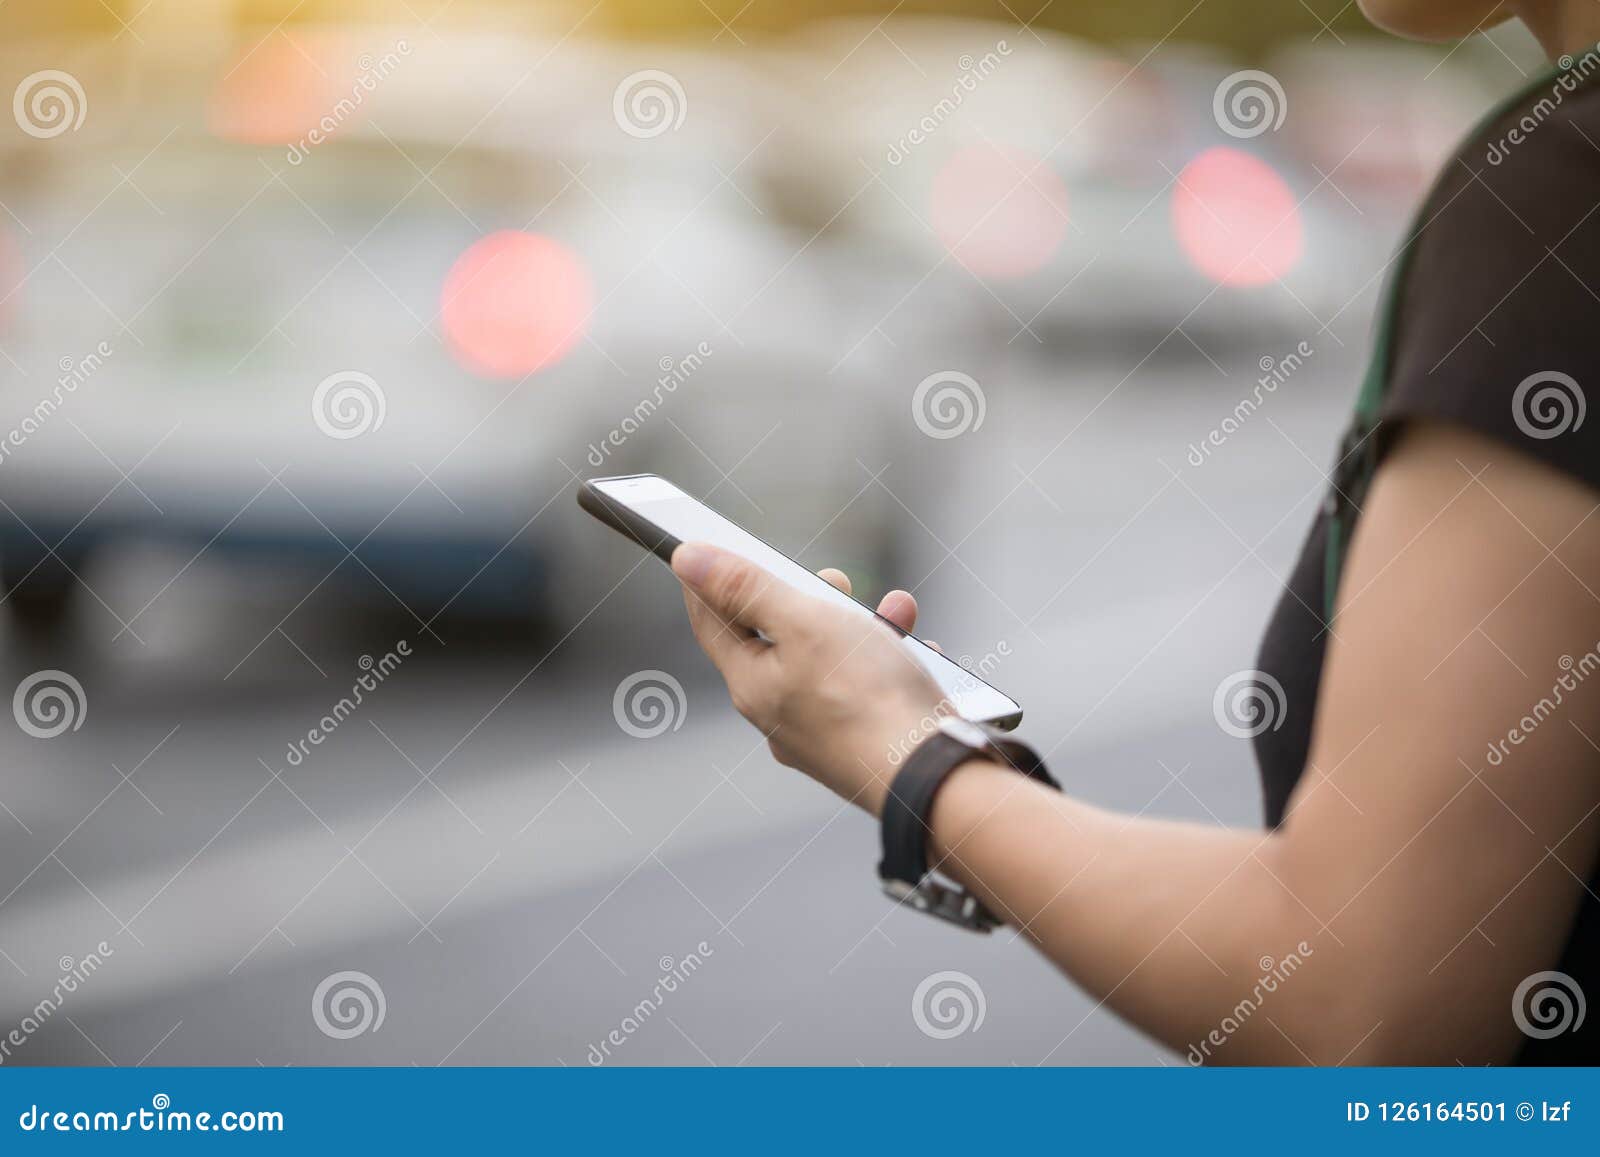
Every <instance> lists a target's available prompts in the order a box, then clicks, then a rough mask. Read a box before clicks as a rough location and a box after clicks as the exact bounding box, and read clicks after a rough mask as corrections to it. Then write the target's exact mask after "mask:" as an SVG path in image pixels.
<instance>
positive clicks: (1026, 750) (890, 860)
mask: <svg viewBox="0 0 1600 1157" xmlns="http://www.w3.org/2000/svg"><path fill="white" fill-rule="evenodd" d="M973 759H986V760H989V761H990V762H993V763H997V764H1000V765H1001V766H1006V767H1011V768H1012V769H1014V770H1016V771H1018V772H1020V773H1021V774H1023V775H1025V776H1027V777H1028V778H1029V779H1034V780H1037V781H1038V782H1040V783H1043V784H1045V785H1046V786H1048V787H1058V786H1059V785H1057V783H1056V781H1055V780H1054V779H1053V778H1052V777H1051V775H1050V773H1049V771H1047V770H1046V769H1045V766H1044V763H1043V761H1042V760H1041V759H1040V758H1039V755H1038V753H1037V752H1035V751H1034V750H1033V748H1031V747H1029V746H1028V745H1027V744H1025V743H1021V742H1019V741H1017V740H1014V739H1001V740H996V739H992V738H991V739H989V741H988V742H987V743H986V744H985V745H984V746H982V747H978V746H974V745H973V744H971V743H967V742H964V741H962V740H961V739H958V738H957V737H955V736H953V735H951V734H949V733H948V732H946V731H944V730H939V731H936V732H934V733H933V734H932V735H930V736H929V737H928V738H927V739H925V740H923V741H922V742H921V743H920V744H918V745H917V747H916V749H915V750H913V751H912V752H911V754H910V755H909V756H908V757H907V758H906V761H905V763H904V764H903V765H902V766H901V768H900V770H899V772H898V773H896V775H895V777H894V779H893V780H892V781H891V782H890V784H889V791H888V794H887V795H886V796H885V797H884V801H883V816H882V823H881V827H882V833H883V859H882V860H881V861H879V864H878V875H879V877H880V878H881V879H882V881H883V885H884V890H885V891H886V892H887V893H888V894H889V895H890V896H891V897H893V898H894V899H896V900H897V901H900V902H902V903H906V904H909V905H911V906H912V907H915V908H918V909H920V910H922V911H926V912H928V913H929V914H931V915H935V916H940V917H943V918H944V919H947V920H951V921H952V922H954V923H957V924H961V925H962V926H964V927H968V928H973V929H977V930H980V931H987V930H988V929H989V928H991V927H994V926H995V925H996V924H998V923H999V921H998V920H996V919H995V918H994V916H993V915H992V914H990V913H989V912H988V911H987V910H986V909H985V908H984V907H983V905H982V904H981V903H980V902H979V901H978V899H977V897H975V896H973V895H971V894H970V893H968V892H967V891H966V890H965V889H962V888H958V887H954V886H951V885H947V884H941V883H939V882H938V881H936V880H933V879H932V878H931V877H930V871H929V864H928V834H929V831H928V828H929V819H930V816H931V814H932V812H933V801H934V797H935V796H936V795H937V794H938V792H939V789H940V788H941V787H943V786H944V783H945V781H946V780H947V779H949V778H950V775H951V773H953V772H954V771H955V770H956V768H958V767H961V766H962V765H963V764H965V763H968V762H970V761H971V760H973Z"/></svg>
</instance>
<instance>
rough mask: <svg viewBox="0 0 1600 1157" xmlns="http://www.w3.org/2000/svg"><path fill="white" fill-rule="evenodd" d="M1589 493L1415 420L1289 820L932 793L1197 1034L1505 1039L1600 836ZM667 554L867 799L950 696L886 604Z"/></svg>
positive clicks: (1360, 575)
mask: <svg viewBox="0 0 1600 1157" xmlns="http://www.w3.org/2000/svg"><path fill="white" fill-rule="evenodd" d="M1596 510H1597V505H1596V502H1595V496H1594V494H1593V493H1592V492H1591V491H1590V490H1589V489H1587V488H1586V487H1584V486H1583V485H1581V484H1580V483H1578V482H1576V481H1574V480H1572V479H1569V478H1567V477H1566V476H1564V475H1562V474H1559V473H1557V472H1556V471H1554V470H1552V469H1550V468H1547V467H1545V466H1542V465H1540V464H1539V463H1537V462H1535V461H1533V460H1532V459H1530V458H1526V457H1524V456H1522V455H1520V454H1518V453H1516V452H1515V451H1514V450H1512V449H1510V448H1508V447H1505V446H1502V445H1500V444H1498V443H1493V442H1489V441H1487V440H1485V439H1482V438H1480V437H1479V436H1477V435H1473V434H1470V433H1467V432H1464V431H1457V430H1451V429H1445V428H1433V427H1429V428H1423V429H1418V430H1416V431H1413V432H1411V433H1410V434H1409V435H1408V436H1407V437H1406V438H1405V439H1404V440H1403V442H1402V444H1401V445H1399V446H1397V447H1396V448H1395V450H1394V451H1393V453H1392V454H1391V455H1390V456H1389V458H1388V460H1387V461H1386V463H1385V465H1384V467H1383V469H1382V470H1381V471H1380V473H1379V476H1378V478H1377V479H1376V481H1375V483H1374V485H1373V488H1372V490H1371V493H1370V494H1369V495H1368V500H1367V502H1366V504H1365V509H1364V513H1363V515H1362V518H1361V520H1360V522H1359V524H1358V529H1357V533H1356V535H1355V540H1354V542H1353V544H1352V548H1351V552H1350V556H1349V559H1348V561H1347V564H1346V567H1345V573H1344V576H1343V579H1342V582H1341V587H1340V605H1339V613H1338V616H1337V618H1336V621H1335V623H1334V624H1333V634H1332V636H1331V637H1330V639H1329V645H1328V653H1327V658H1326V662H1325V666H1324V670H1323V678H1322V685H1321V689H1320V693H1319V700H1318V703H1317V706H1316V715H1315V718H1316V729H1315V734H1314V736H1313V739H1312V748H1311V758H1310V761H1309V764H1310V765H1309V766H1308V767H1307V768H1306V771H1305V775H1304V777H1303V778H1302V780H1301V782H1300V786H1299V788H1298V790H1297V792H1296V794H1295V796H1294V797H1293V799H1292V800H1291V804H1290V813H1289V816H1288V819H1287V820H1286V822H1285V823H1284V825H1283V826H1282V827H1281V828H1280V829H1279V830H1278V831H1277V832H1275V833H1266V832H1262V831H1258V830H1241V829H1228V828H1224V827H1220V826H1207V825H1198V824H1186V823H1172V822H1164V821H1159V820H1151V819H1141V818H1129V817H1125V816H1119V815H1114V814H1111V813H1108V812H1105V811H1102V810H1100V809H1097V808H1094V807H1090V806H1087V805H1085V804H1083V803H1081V802H1079V801H1076V800H1073V799H1072V798H1071V797H1069V796H1063V795H1059V794H1057V793H1055V792H1051V791H1049V790H1047V789H1044V788H1041V787H1039V786H1037V785H1035V784H1033V783H1031V782H1029V781H1026V780H1024V779H1022V778H1021V777H1019V776H1017V775H1015V774H1013V773H1011V772H1009V771H1005V770H1002V769H999V768H996V767H994V766H992V765H988V764H984V763H973V764H970V765H968V766H966V767H964V768H963V769H961V770H959V771H958V772H957V773H956V774H955V775H954V776H952V777H951V779H950V781H949V782H948V783H947V785H946V786H945V787H944V789H943V790H942V791H941V792H940V794H939V796H938V798H937V800H936V804H935V807H934V810H933V815H932V826H933V831H932V837H931V839H932V844H933V846H934V850H935V851H936V853H938V854H939V855H941V856H942V857H943V858H944V861H945V869H946V870H947V871H949V872H950V873H951V874H953V875H955V876H957V877H958V878H960V879H962V880H963V881H964V882H966V883H967V884H968V885H969V886H970V887H972V888H974V889H975V890H977V891H978V892H979V893H980V894H981V895H982V896H983V897H984V898H985V899H986V900H987V902H988V903H989V906H990V907H991V908H992V909H993V910H994V911H996V912H999V913H1002V914H1004V915H1006V916H1007V917H1008V918H1009V919H1010V920H1011V921H1012V922H1013V923H1014V924H1015V925H1017V926H1018V927H1020V928H1021V929H1023V931H1024V932H1025V934H1026V935H1028V936H1029V937H1031V938H1032V939H1033V940H1034V941H1036V942H1037V943H1038V945H1039V946H1040V948H1041V949H1042V950H1043V951H1044V952H1045V954H1046V955H1048V956H1049V957H1050V959H1051V960H1053V961H1054V962H1055V963H1056V964H1057V965H1059V966H1060V967H1061V968H1062V969H1063V970H1064V971H1066V972H1067V973H1069V974H1070V975H1071V976H1072V977H1073V978H1075V979H1076V980H1077V981H1078V982H1079V983H1081V984H1082V985H1083V986H1084V987H1085V988H1087V989H1088V990H1089V991H1090V992H1091V993H1092V994H1094V995H1095V996H1097V997H1100V998H1102V999H1104V1000H1105V1001H1106V1002H1107V1003H1108V1004H1110V1005H1111V1007H1113V1008H1114V1009H1116V1010H1117V1011H1118V1012H1119V1013H1121V1014H1122V1015H1124V1016H1125V1017H1127V1018H1128V1019H1130V1020H1131V1021H1133V1022H1134V1023H1135V1024H1137V1025H1139V1026H1140V1027H1142V1028H1143V1029H1144V1030H1145V1031H1147V1032H1149V1033H1150V1034H1151V1035H1153V1036H1155V1037H1156V1038H1158V1039H1160V1040H1162V1041H1164V1042H1166V1043H1168V1044H1169V1045H1171V1046H1173V1047H1174V1048H1176V1049H1178V1050H1179V1051H1180V1052H1187V1051H1188V1050H1189V1049H1190V1048H1191V1046H1197V1047H1198V1051H1199V1052H1200V1055H1201V1057H1202V1058H1204V1059H1220V1060H1224V1061H1237V1062H1301V1061H1312V1062H1317V1063H1336V1062H1340V1061H1352V1062H1367V1063H1374V1062H1388V1063H1425V1062H1427V1063H1449V1062H1451V1061H1457V1060H1459V1061H1462V1062H1464V1063H1473V1062H1475V1061H1477V1062H1481V1061H1491V1060H1503V1059H1506V1058H1508V1057H1509V1056H1510V1055H1511V1054H1512V1053H1513V1052H1514V1051H1515V1049H1516V1047H1517V1043H1518V1039H1519V1038H1518V1035H1517V1028H1516V1025H1515V1023H1514V1021H1513V1020H1512V1017H1511V1007H1510V1001H1511V994H1512V992H1513V990H1514V989H1515V987H1516V985H1517V984H1518V982H1520V981H1521V980H1522V979H1523V978H1524V977H1526V976H1527V975H1529V974H1530V973H1532V972H1535V971H1538V970H1541V969H1545V968H1550V967H1552V966H1553V965H1554V963H1555V961H1556V959H1557V957H1558V956H1559V953H1560V948H1561V945H1562V944H1563V942H1564V941H1565V939H1566V936H1567V935H1568V933H1569V930H1570V925H1571V921H1572V917H1573V914H1574V911H1575V907H1576V904H1577V902H1578V900H1579V898H1580V897H1581V895H1582V892H1583V889H1584V888H1585V887H1586V886H1587V885H1586V883H1585V881H1586V880H1587V879H1588V878H1589V876H1590V874H1591V872H1592V870H1593V867H1594V864H1595V859H1596V843H1597V839H1600V820H1597V809H1600V747H1597V746H1596V743H1600V656H1597V655H1596V654H1595V653H1594V652H1595V648H1596V647H1597V645H1600V644H1597V640H1600V595H1597V594H1596V592H1595V591H1594V590H1592V589H1590V588H1591V587H1592V586H1595V585H1597V582H1600V580H1597V582H1591V581H1590V580H1591V578H1592V577H1593V576H1600V517H1595V516H1594V515H1595V513H1596ZM673 566H674V569H675V570H676V571H677V572H678V574H679V576H680V578H682V579H683V580H684V583H685V587H686V596H687V602H688V606H689V611H690V617H691V620H692V621H693V624H694V627H695V631H696V634H697V636H698V637H699V639H700V641H701V643H702V645H703V646H705V648H706V650H707V652H708V653H709V654H710V655H711V657H712V659H713V660H714V661H715V662H716V663H717V665H718V667H719V668H720V669H721V670H722V673H723V675H724V677H725V678H726V679H727V680H728V684H729V688H730V690H731V691H732V693H733V697H734V702H735V705H736V706H737V707H738V708H739V710H740V711H741V712H742V713H743V714H744V715H745V716H746V717H747V718H749V719H750V720H751V721H752V722H753V723H755V724H756V725H757V726H758V727H760V728H761V729H762V730H763V731H764V732H765V733H767V734H768V735H769V737H770V738H771V741H772V745H773V749H774V752H775V753H776V754H777V755H778V757H779V758H780V759H781V760H783V761H784V762H786V763H789V764H791V765H793V766H797V767H800V768H802V769H804V770H806V771H807V772H808V773H809V774H811V775H813V776H815V777H816V778H818V779H819V780H821V781H822V782H824V783H825V784H827V785H828V786H829V787H831V788H833V789H834V790H835V791H837V792H839V793H840V794H841V795H843V796H845V797H846V798H848V799H854V800H856V801H858V802H859V803H861V804H862V805H863V806H864V807H865V808H866V809H867V810H868V811H870V812H873V813H874V814H876V813H877V812H878V810H879V806H880V801H881V799H882V797H883V792H884V788H885V785H886V783H887V782H888V780H889V778H890V776H891V774H892V770H893V767H892V763H891V762H890V761H888V760H887V758H886V753H887V750H888V747H889V745H890V743H891V741H892V740H895V739H898V738H899V737H902V736H904V735H905V734H907V731H908V727H914V726H915V721H917V720H919V719H921V718H925V717H926V715H927V712H928V711H929V710H930V709H931V707H932V703H933V697H934V696H935V695H936V693H935V692H934V691H932V690H930V685H928V684H927V683H926V680H925V678H924V677H922V676H920V673H918V672H913V671H911V670H910V667H911V664H910V663H909V662H908V661H907V660H905V658H904V656H903V655H901V654H900V652H899V651H898V649H897V648H896V647H895V646H894V644H893V642H892V640H891V639H890V638H889V637H888V632H887V630H886V629H878V628H864V627H863V626H862V625H861V624H860V623H859V622H858V621H857V620H855V619H854V618H853V617H851V616H849V615H848V614H847V613H845V612H842V611H835V610H833V609H830V608H828V607H826V606H825V605H824V604H822V603H821V602H819V601H817V600H813V599H810V598H807V597H805V596H803V595H801V594H799V592H796V591H793V590H791V589H789V588H787V587H783V586H782V584H778V583H776V582H775V581H774V580H771V579H770V576H764V575H763V572H760V571H758V570H756V569H755V568H754V567H753V566H751V565H750V564H748V563H744V562H743V561H742V560H738V559H735V558H733V557H732V556H728V555H722V554H720V553H718V552H714V551H711V550H709V548H701V547H697V546H693V545H691V546H690V547H680V548H679V551H678V553H677V554H676V555H675V556H674V558H673ZM900 597H901V598H904V596H900ZM886 605H887V604H886ZM900 609H901V610H905V608H904V607H903V606H902V607H901V608H900ZM902 625H906V624H905V623H904V622H902ZM753 628H754V629H759V630H760V632H761V637H756V636H755V635H754V634H753V633H752V629H753ZM874 632H876V633H874ZM880 635H881V637H879V636H880ZM1563 656H1568V657H1570V661H1571V662H1572V663H1573V666H1572V669H1571V670H1567V669H1565V668H1564V667H1563V666H1562V665H1561V663H1562V657H1563ZM1585 656H1587V657H1588V658H1587V659H1585ZM1591 676H1593V677H1591ZM1585 678H1589V681H1588V682H1585V681H1583V680H1584V679H1585ZM1563 680H1565V684H1567V685H1564V684H1563ZM1568 685H1569V686H1568ZM1556 699H1559V700H1560V701H1559V703H1557V702H1554V700H1556ZM1525 717H1528V718H1527V719H1526V720H1525ZM1529 723H1532V724H1533V726H1528V724H1529ZM1513 729H1515V731H1514V732H1513ZM1510 734H1516V735H1518V736H1520V737H1522V738H1519V739H1518V740H1517V741H1515V742H1511V741H1509V740H1508V736H1509V735H1510ZM1591 737H1593V739H1594V740H1595V742H1591ZM1491 744H1498V745H1501V746H1500V748H1499V749H1498V760H1497V761H1496V760H1491V759H1490V758H1489V754H1488V753H1489V750H1490V745H1491ZM1267 958H1270V959H1267ZM1291 958H1292V963H1293V965H1294V967H1293V970H1292V972H1289V971H1288V964H1289V963H1290V962H1291ZM1269 978H1270V987H1266V988H1265V991H1263V989H1264V987H1265V986H1264V982H1266V981H1268V980H1269ZM1246 1002H1249V1003H1248V1004H1247V1003H1246ZM1071 1027H1072V1026H1070V1025H1066V1026H1063V1032H1064V1033H1066V1032H1069V1031H1070V1029H1071ZM1213 1034H1214V1035H1213ZM1219 1037H1220V1038H1221V1040H1220V1043H1219V1042H1218V1038H1219ZM1199 1046H1204V1047H1199Z"/></svg>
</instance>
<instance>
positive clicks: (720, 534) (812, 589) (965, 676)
mask: <svg viewBox="0 0 1600 1157" xmlns="http://www.w3.org/2000/svg"><path fill="white" fill-rule="evenodd" d="M594 485H595V487H596V488H597V489H599V490H600V491H601V492H602V493H603V494H604V495H605V496H606V497H607V498H609V499H611V500H612V501H614V502H616V503H618V504H619V505H622V506H625V507H627V508H629V509H630V510H633V511H634V512H636V513H637V514H638V515H639V516H640V517H642V518H644V519H645V520H647V521H648V522H649V523H650V524H651V525H653V526H656V527H658V528H660V529H661V530H663V531H665V532H666V533H667V534H670V535H671V536H672V537H673V538H676V539H678V540H679V541H680V542H708V543H710V544H711V545H712V546H718V547H721V548H722V549H723V550H726V551H730V552H732V553H733V554H737V555H740V556H742V557H744V558H747V559H749V560H750V561H751V562H753V563H755V564H756V565H757V566H759V567H761V569H762V570H765V571H766V572H768V573H769V574H771V575H773V576H774V577H775V578H778V579H780V580H782V581H783V582H786V583H788V584H789V585H790V586H792V587H795V588H796V589H798V590H801V591H803V592H805V593H806V594H808V595H811V596H813V597H815V598H820V599H826V600H827V601H829V602H831V603H834V604H835V605H837V606H841V607H846V608H848V609H850V610H851V611H853V612H856V613H859V614H862V615H867V616H871V617H877V616H876V615H874V613H873V611H872V610H871V609H869V608H868V607H866V606H865V605H864V604H862V603H859V602H857V601H856V600H855V599H853V598H851V597H850V596H849V595H847V594H845V593H844V592H842V591H839V590H837V589H835V588H834V587H832V586H830V585H829V584H828V583H826V582H824V581H823V580H822V579H820V578H818V577H817V576H816V575H815V574H813V573H812V572H811V571H809V570H807V569H806V568H805V567H803V566H801V565H800V564H799V563H797V562H795V561H794V560H793V559H792V558H790V557H788V556H787V555H785V554H784V553H782V552H781V551H778V550H774V549H773V548H772V547H771V546H768V545H767V544H766V543H764V542H762V541H761V540H760V539H759V538H757V537H756V536H755V535H753V534H751V533H750V532H749V531H747V530H745V529H744V528H743V527H741V526H739V525H738V524H737V523H734V522H731V521H729V520H728V519H726V518H724V517H723V516H722V515H720V514H718V513H717V512H716V511H715V510H712V509H711V508H710V507H709V506H707V505H705V503H703V502H701V501H699V500H698V499H696V498H693V497H691V496H690V495H688V494H685V493H684V492H683V491H682V490H680V489H678V487H676V486H674V485H673V484H672V483H670V482H668V481H667V480H666V479H665V478H659V477H657V476H655V475H653V474H645V475H638V476H636V477H632V478H607V479H601V480H598V481H596V482H595V484H594ZM900 644H901V646H902V647H904V648H905V652H906V654H907V655H908V656H909V657H910V658H911V659H912V661H913V662H915V663H916V664H917V665H918V666H919V667H921V668H922V669H923V670H924V671H926V672H927V673H928V674H929V675H930V676H931V677H932V678H933V680H934V682H935V683H937V684H938V685H939V689H940V690H941V691H942V692H943V693H944V695H945V697H946V698H947V699H948V700H949V701H950V704H951V705H952V706H953V707H954V708H955V709H956V711H957V712H958V713H959V714H960V715H961V716H962V717H963V718H966V719H970V720H973V721H974V722H979V723H998V724H1000V725H1002V726H1015V725H1016V723H1017V721H1018V720H1019V719H1020V718H1021V715H1022V709H1021V708H1020V707H1019V706H1018V705H1017V703H1016V702H1015V701H1014V700H1013V699H1011V698H1010V697H1009V696H1007V695H1005V694H1002V693H1001V692H1000V691H998V690H996V689H995V688H993V687H991V686H990V685H989V684H988V683H985V682H984V681H983V680H982V679H980V678H978V677H977V676H976V675H974V674H972V673H971V672H970V671H967V670H966V669H965V668H963V667H961V666H960V665H959V664H958V663H955V662H954V661H952V660H950V659H948V658H946V657H945V656H943V655H941V654H940V653H939V652H938V651H935V650H934V649H933V648H931V647H929V646H927V645H926V644H925V643H921V642H919V641H917V640H916V639H914V638H912V637H911V636H909V635H902V636H901V638H900Z"/></svg>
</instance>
